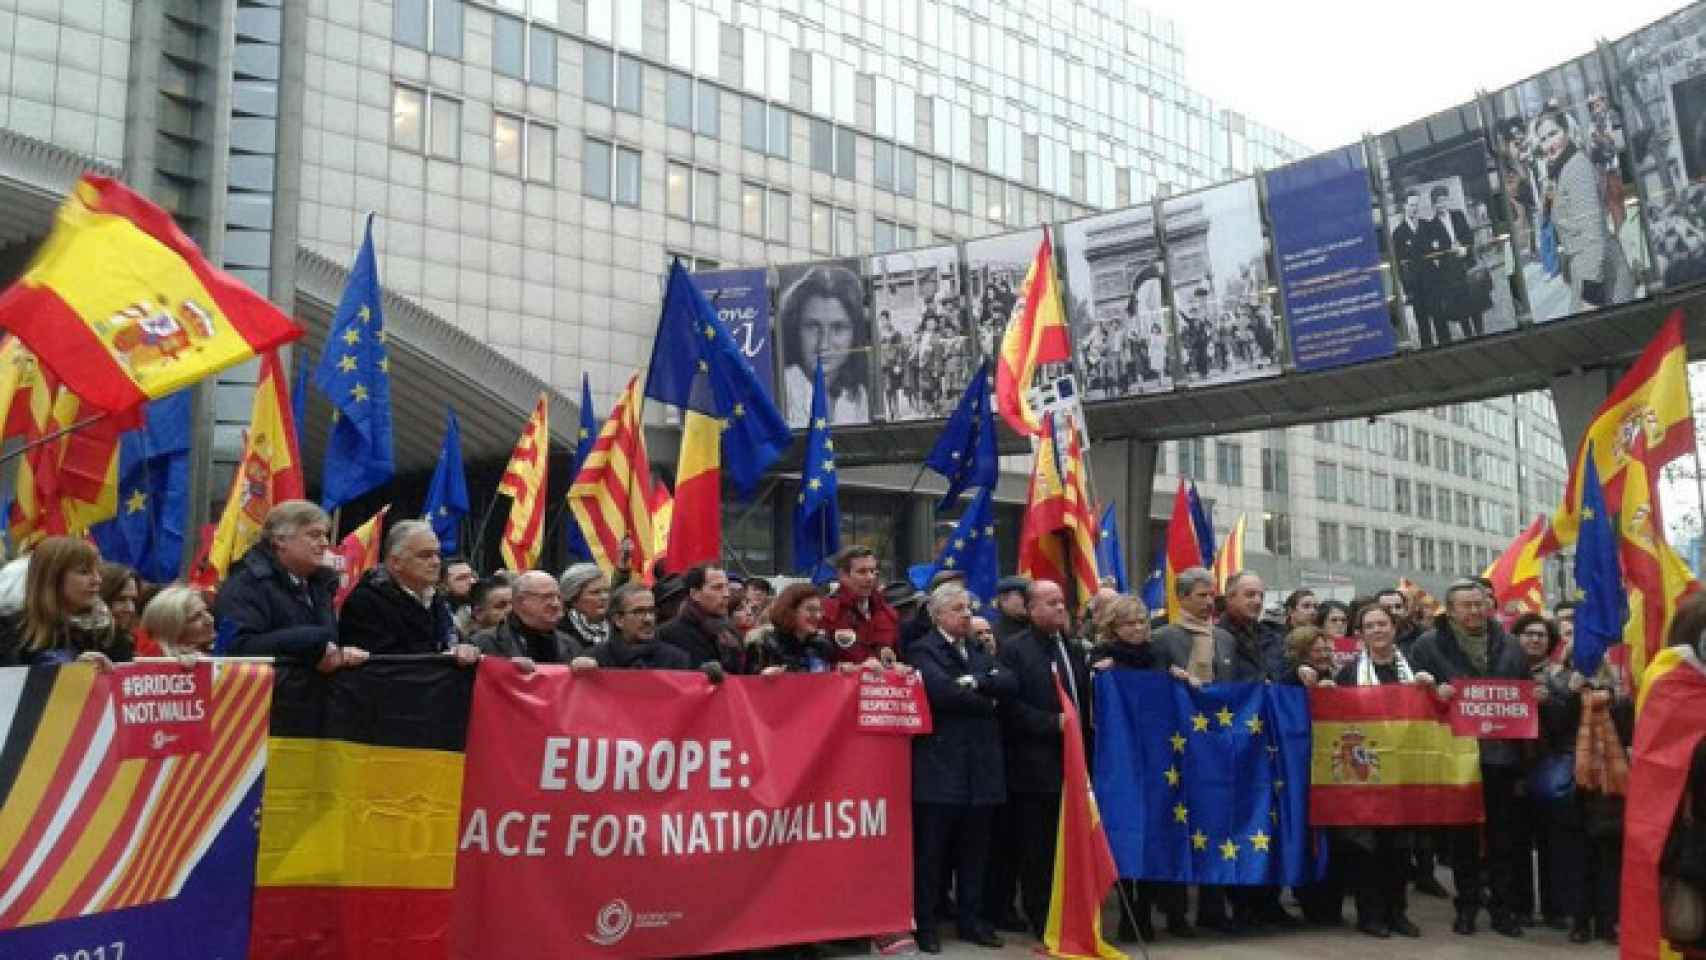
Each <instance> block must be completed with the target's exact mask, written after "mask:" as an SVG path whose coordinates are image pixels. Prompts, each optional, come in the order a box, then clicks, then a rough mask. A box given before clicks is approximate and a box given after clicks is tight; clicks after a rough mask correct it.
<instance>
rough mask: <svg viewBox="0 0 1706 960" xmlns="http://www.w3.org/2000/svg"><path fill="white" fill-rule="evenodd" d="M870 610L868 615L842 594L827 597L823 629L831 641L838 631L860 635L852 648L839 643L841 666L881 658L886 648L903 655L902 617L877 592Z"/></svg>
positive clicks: (872, 599)
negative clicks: (901, 637) (879, 652)
mask: <svg viewBox="0 0 1706 960" xmlns="http://www.w3.org/2000/svg"><path fill="white" fill-rule="evenodd" d="M866 610H867V611H868V612H867V613H861V612H860V610H859V605H858V604H857V603H856V602H853V601H852V597H850V596H843V595H841V594H839V593H838V594H836V595H835V596H832V597H825V598H824V600H823V630H824V632H825V633H826V634H828V635H829V637H830V640H831V642H833V641H834V639H835V631H837V630H851V631H853V633H854V634H856V635H857V636H858V639H857V640H855V641H854V642H853V644H852V645H851V646H847V647H843V646H842V645H841V644H839V643H835V658H836V662H837V663H864V662H865V661H866V660H869V659H870V658H872V657H875V656H878V653H877V651H878V650H880V649H882V648H883V647H887V648H888V649H890V650H893V651H894V652H895V653H897V654H898V653H899V652H900V649H899V647H898V644H899V642H900V615H899V614H897V613H895V611H894V608H893V607H891V606H889V602H888V601H887V600H884V599H883V595H882V594H881V593H880V592H876V591H872V593H871V598H870V600H869V601H867V604H866Z"/></svg>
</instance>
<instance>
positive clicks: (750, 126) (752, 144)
mask: <svg viewBox="0 0 1706 960" xmlns="http://www.w3.org/2000/svg"><path fill="white" fill-rule="evenodd" d="M764 136H765V127H764V101H762V100H757V99H754V98H752V97H745V98H743V99H742V100H741V102H740V145H741V146H743V147H745V148H747V149H748V150H751V151H752V152H754V153H763V152H764Z"/></svg>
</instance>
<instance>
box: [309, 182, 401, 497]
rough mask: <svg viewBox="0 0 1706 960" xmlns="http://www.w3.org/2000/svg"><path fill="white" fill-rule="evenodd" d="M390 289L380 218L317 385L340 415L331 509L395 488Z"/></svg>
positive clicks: (328, 480)
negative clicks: (384, 284)
mask: <svg viewBox="0 0 1706 960" xmlns="http://www.w3.org/2000/svg"><path fill="white" fill-rule="evenodd" d="M383 295H384V291H383V290H382V288H381V287H380V286H379V268H378V265H377V263H376V261H375V259H374V254H373V215H372V214H369V215H368V217H367V229H366V231H365V234H364V235H363V237H362V241H361V249H360V250H358V251H357V252H356V255H355V263H354V264H353V265H352V266H351V267H350V272H349V281H348V282H347V283H346V284H345V285H344V295H343V298H342V299H341V300H339V301H338V309H337V312H336V313H334V314H333V315H332V323H331V328H330V330H329V331H328V332H327V334H326V349H325V352H324V353H322V354H321V355H320V365H319V367H317V368H316V369H315V371H314V386H316V387H317V388H319V390H320V392H321V393H322V394H325V396H326V398H327V399H328V400H330V401H331V403H332V407H333V409H334V416H333V418H332V435H331V438H330V439H329V440H328V441H327V442H326V460H325V473H324V479H323V480H322V481H321V490H322V497H321V501H322V505H323V506H324V507H325V508H326V509H327V510H332V509H336V508H337V507H338V506H340V505H342V504H345V503H348V502H349V501H351V500H354V499H355V498H356V497H359V496H361V495H362V494H364V493H367V492H368V491H369V490H373V489H375V488H377V487H380V486H383V485H384V484H387V483H389V482H391V478H392V477H393V476H394V475H395V474H396V472H397V468H396V462H395V460H394V459H393V453H392V438H391V374H390V363H389V362H388V360H387V358H386V355H385V314H384V309H383V303H382V299H383Z"/></svg>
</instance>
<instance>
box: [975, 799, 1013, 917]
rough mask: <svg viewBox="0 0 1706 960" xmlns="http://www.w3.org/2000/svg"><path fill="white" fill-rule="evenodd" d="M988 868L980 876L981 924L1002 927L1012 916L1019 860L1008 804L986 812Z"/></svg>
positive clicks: (1011, 814) (1011, 812) (1011, 811)
mask: <svg viewBox="0 0 1706 960" xmlns="http://www.w3.org/2000/svg"><path fill="white" fill-rule="evenodd" d="M990 813H991V815H990V818H989V823H990V828H989V829H990V842H989V866H988V868H987V869H986V870H985V871H984V874H983V921H984V923H985V924H986V925H987V926H990V927H996V928H999V927H1003V926H1006V925H1007V921H1008V920H1009V919H1011V918H1012V917H1013V915H1014V910H1015V908H1014V905H1013V902H1014V899H1015V896H1016V894H1017V892H1018V889H1017V888H1018V883H1019V860H1018V856H1017V851H1016V850H1015V849H1014V847H1013V826H1012V824H1013V808H1012V806H1011V805H1009V804H1005V803H1004V804H1002V805H1001V806H999V807H993V808H991V811H990Z"/></svg>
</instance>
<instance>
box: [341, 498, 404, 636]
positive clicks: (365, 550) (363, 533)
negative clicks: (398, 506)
mask: <svg viewBox="0 0 1706 960" xmlns="http://www.w3.org/2000/svg"><path fill="white" fill-rule="evenodd" d="M390 512H391V505H390V504H386V505H385V506H383V507H380V508H379V512H378V513H376V514H374V515H373V516H371V517H368V518H367V522H366V523H363V524H362V525H361V526H359V527H356V528H355V529H354V530H351V531H350V533H349V536H347V537H345V538H344V539H343V541H342V542H340V543H339V544H338V548H337V549H336V550H334V551H333V552H334V553H336V554H337V555H338V557H339V559H341V560H342V561H343V569H342V570H339V571H338V592H337V595H336V596H334V597H332V606H333V607H334V608H336V609H338V610H342V609H343V608H344V601H345V600H346V599H348V598H349V595H350V591H351V590H354V589H355V585H356V584H358V583H360V582H361V575H362V574H364V573H366V572H367V571H369V570H372V569H373V568H374V567H376V566H378V565H379V545H380V543H381V542H383V540H384V532H385V515H386V514H387V513H390Z"/></svg>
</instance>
